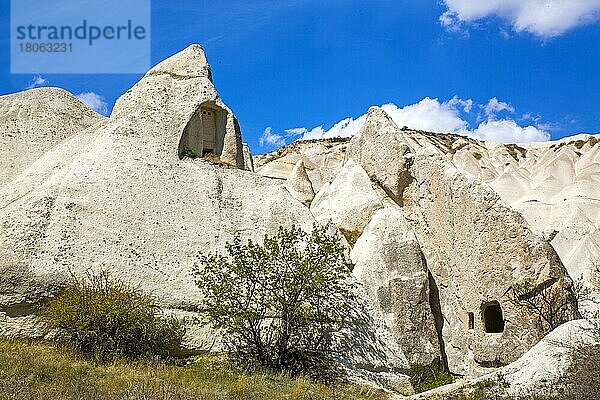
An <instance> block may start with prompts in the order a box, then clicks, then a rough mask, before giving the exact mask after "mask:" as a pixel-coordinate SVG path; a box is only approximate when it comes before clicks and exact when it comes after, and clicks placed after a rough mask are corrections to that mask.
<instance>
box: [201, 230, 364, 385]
mask: <svg viewBox="0 0 600 400" xmlns="http://www.w3.org/2000/svg"><path fill="white" fill-rule="evenodd" d="M226 250H227V254H228V256H223V255H203V256H201V258H200V264H199V266H198V269H197V271H196V275H197V284H198V286H199V287H200V289H201V290H202V291H203V294H204V298H205V300H204V305H203V307H204V311H205V312H206V315H207V317H208V319H209V321H210V322H211V323H212V325H213V326H214V327H215V328H217V329H220V330H221V331H222V332H223V334H224V337H225V341H226V345H227V346H228V350H229V354H231V355H232V357H233V359H234V360H236V361H237V362H238V364H240V365H243V366H244V367H248V366H257V367H260V368H266V369H269V370H271V371H281V372H285V373H287V374H290V375H292V376H295V375H307V376H310V377H311V378H313V379H315V380H323V381H333V380H336V379H337V378H340V375H341V371H340V370H338V368H337V367H336V363H334V362H333V357H334V350H333V339H334V335H335V334H336V332H338V331H339V330H340V329H341V328H342V327H344V326H345V324H346V320H345V318H346V317H347V315H348V314H349V307H350V304H351V303H352V301H353V298H354V296H353V294H352V285H351V284H350V283H349V281H348V277H349V275H350V270H349V268H348V266H347V265H346V263H345V259H344V248H343V246H342V244H341V243H340V241H339V238H338V237H337V236H335V235H328V234H327V233H326V231H325V228H322V227H315V228H314V229H313V231H312V232H311V233H306V232H304V231H303V230H301V229H300V228H297V227H292V228H290V229H283V228H280V229H279V231H278V233H277V234H276V235H275V236H273V237H268V236H266V237H265V239H264V242H263V244H258V243H254V242H252V241H248V242H247V243H242V240H241V239H240V238H239V237H236V238H235V239H234V240H233V242H231V243H228V244H227V245H226Z"/></svg>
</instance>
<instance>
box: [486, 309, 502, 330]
mask: <svg viewBox="0 0 600 400" xmlns="http://www.w3.org/2000/svg"><path fill="white" fill-rule="evenodd" d="M483 323H484V326H485V333H502V332H504V317H503V315H502V307H500V303H498V302H497V301H491V302H489V303H486V304H484V305H483Z"/></svg>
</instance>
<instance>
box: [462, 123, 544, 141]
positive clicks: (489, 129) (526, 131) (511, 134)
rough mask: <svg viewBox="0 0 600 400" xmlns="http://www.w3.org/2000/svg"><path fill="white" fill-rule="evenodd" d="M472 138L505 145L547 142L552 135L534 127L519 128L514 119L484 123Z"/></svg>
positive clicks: (472, 134)
mask: <svg viewBox="0 0 600 400" xmlns="http://www.w3.org/2000/svg"><path fill="white" fill-rule="evenodd" d="M470 136H473V137H475V138H478V139H481V140H486V141H492V142H503V143H529V142H545V141H547V140H549V139H550V135H549V134H548V133H547V132H546V131H543V130H541V129H539V128H536V127H534V126H526V127H522V126H519V125H518V124H517V123H516V122H515V121H514V120H512V119H503V120H499V121H494V120H490V121H484V122H482V123H481V124H479V126H478V127H477V129H475V130H474V131H473V132H472V133H471V135H470Z"/></svg>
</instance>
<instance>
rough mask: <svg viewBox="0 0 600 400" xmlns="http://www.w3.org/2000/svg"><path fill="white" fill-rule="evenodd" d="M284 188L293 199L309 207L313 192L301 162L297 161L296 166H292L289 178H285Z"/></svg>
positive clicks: (313, 195)
mask: <svg viewBox="0 0 600 400" xmlns="http://www.w3.org/2000/svg"><path fill="white" fill-rule="evenodd" d="M285 187H286V188H287V190H289V192H290V193H291V194H292V196H294V198H296V199H297V200H298V201H300V202H301V203H302V204H304V205H306V206H310V203H311V202H312V201H313V199H314V198H315V191H314V190H313V187H312V183H311V182H310V179H309V178H308V174H307V173H306V169H305V168H304V162H303V161H302V160H298V162H296V165H294V168H293V169H292V172H291V173H290V176H289V177H288V178H287V182H286V183H285Z"/></svg>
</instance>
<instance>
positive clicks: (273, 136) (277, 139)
mask: <svg viewBox="0 0 600 400" xmlns="http://www.w3.org/2000/svg"><path fill="white" fill-rule="evenodd" d="M259 143H260V145H261V146H262V147H281V146H284V145H285V138H284V137H283V135H280V134H278V133H275V132H273V128H271V127H270V126H268V127H267V128H265V130H264V131H263V133H262V135H260V138H259Z"/></svg>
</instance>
